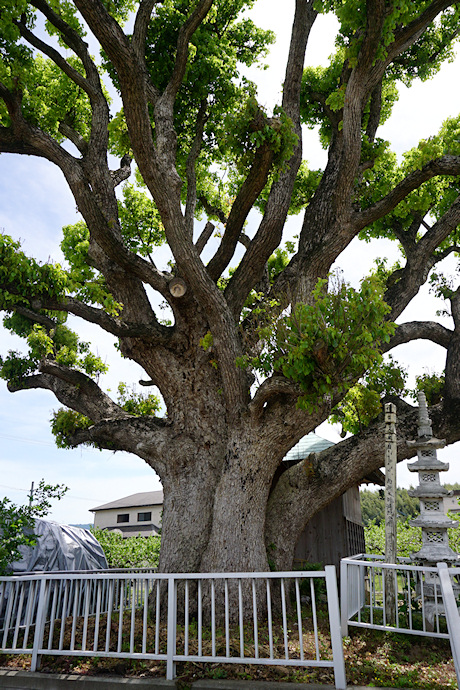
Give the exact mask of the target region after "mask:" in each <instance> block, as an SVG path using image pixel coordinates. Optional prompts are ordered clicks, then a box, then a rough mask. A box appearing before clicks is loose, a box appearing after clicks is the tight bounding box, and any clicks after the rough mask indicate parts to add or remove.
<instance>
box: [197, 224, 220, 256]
mask: <svg viewBox="0 0 460 690" xmlns="http://www.w3.org/2000/svg"><path fill="white" fill-rule="evenodd" d="M214 230H215V225H213V223H211V222H210V221H208V222H207V223H206V225H205V227H204V229H203V230H202V232H201V235H200V236H199V238H198V239H197V241H196V244H195V247H196V250H197V252H198V254H201V252H202V251H203V249H204V248H205V247H206V244H207V243H208V242H209V240H210V239H211V237H212V233H213V232H214Z"/></svg>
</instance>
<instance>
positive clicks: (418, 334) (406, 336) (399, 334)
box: [382, 321, 453, 352]
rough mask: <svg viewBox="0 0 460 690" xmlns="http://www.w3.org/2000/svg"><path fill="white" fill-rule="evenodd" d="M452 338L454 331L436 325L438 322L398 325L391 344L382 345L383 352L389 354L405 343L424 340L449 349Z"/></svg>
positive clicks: (410, 322) (414, 322) (415, 322)
mask: <svg viewBox="0 0 460 690" xmlns="http://www.w3.org/2000/svg"><path fill="white" fill-rule="evenodd" d="M452 336H453V331H451V330H450V329H448V328H445V327H444V326H442V325H441V324H440V323H436V321H408V322H406V323H402V324H399V325H398V327H397V329H396V332H395V334H394V335H393V336H392V338H391V339H390V342H389V343H384V344H383V345H382V351H383V352H388V351H389V350H392V349H393V348H395V347H397V346H398V345H402V344H403V343H410V342H411V341H412V340H422V339H423V340H431V342H433V343H436V344H437V345H441V347H445V348H446V349H447V348H448V347H449V343H450V341H451V339H452Z"/></svg>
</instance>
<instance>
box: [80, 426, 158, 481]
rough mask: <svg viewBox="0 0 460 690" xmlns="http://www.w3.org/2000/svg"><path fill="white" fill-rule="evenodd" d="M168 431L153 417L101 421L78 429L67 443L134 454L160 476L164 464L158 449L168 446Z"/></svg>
mask: <svg viewBox="0 0 460 690" xmlns="http://www.w3.org/2000/svg"><path fill="white" fill-rule="evenodd" d="M170 433H171V432H170V429H169V428H168V427H167V426H166V425H165V422H164V421H163V420H161V419H157V418H155V417H150V416H145V417H134V416H132V415H127V417H126V418H124V419H123V418H119V419H102V420H101V421H98V422H96V424H94V425H93V426H91V427H89V429H80V430H78V431H77V432H75V433H74V434H73V435H72V436H71V437H70V438H69V439H68V440H69V443H70V444H71V445H73V446H78V445H80V444H82V443H91V444H94V445H96V446H97V447H98V448H105V449H106V450H112V451H116V450H122V451H126V452H128V453H134V454H135V455H137V456H138V457H140V458H142V459H143V460H145V461H146V463H147V464H148V465H150V467H152V468H153V469H154V470H155V471H156V472H157V473H158V474H159V475H160V477H161V476H162V475H163V473H164V470H165V467H166V463H165V458H164V455H163V454H162V452H161V448H164V447H165V446H166V445H167V444H168V443H170V441H171V439H170Z"/></svg>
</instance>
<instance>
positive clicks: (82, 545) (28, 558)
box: [12, 519, 108, 575]
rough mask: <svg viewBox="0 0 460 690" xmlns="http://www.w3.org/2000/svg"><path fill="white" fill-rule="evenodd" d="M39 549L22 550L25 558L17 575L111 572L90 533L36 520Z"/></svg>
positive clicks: (14, 566)
mask: <svg viewBox="0 0 460 690" xmlns="http://www.w3.org/2000/svg"><path fill="white" fill-rule="evenodd" d="M33 533H34V534H35V535H36V537H37V542H36V544H35V546H32V547H26V546H22V547H20V551H21V553H22V554H23V558H22V559H21V560H20V561H16V562H15V563H13V564H12V569H13V573H12V574H13V575H21V574H22V573H30V572H49V571H56V570H102V569H106V568H108V565H107V560H106V557H105V555H104V551H103V550H102V546H101V545H100V544H99V542H98V541H97V539H96V538H95V537H94V536H93V535H92V534H91V532H90V531H89V530H87V529H82V528H81V527H71V526H70V525H60V524H59V523H57V522H52V521H51V520H40V519H35V526H34V530H33Z"/></svg>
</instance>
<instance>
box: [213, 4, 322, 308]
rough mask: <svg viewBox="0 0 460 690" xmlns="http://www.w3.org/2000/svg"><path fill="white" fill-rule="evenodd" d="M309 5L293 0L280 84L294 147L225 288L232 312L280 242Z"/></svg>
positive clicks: (297, 154) (294, 165) (294, 167)
mask: <svg viewBox="0 0 460 690" xmlns="http://www.w3.org/2000/svg"><path fill="white" fill-rule="evenodd" d="M313 5H314V2H313V1H311V0H307V2H305V0H296V9H295V15H294V23H293V27H292V33H291V43H290V48H289V57H288V63H287V66H286V76H285V80H284V88H283V101H282V106H283V109H284V111H285V112H286V114H287V115H288V116H289V117H290V118H291V120H292V122H293V125H294V132H295V133H296V135H297V136H298V143H297V146H295V147H294V152H293V154H292V157H291V159H290V161H288V163H287V165H286V170H285V172H283V173H281V175H280V177H279V179H278V180H276V181H275V182H274V183H273V185H272V187H271V190H270V194H269V196H268V200H267V204H266V206H265V212H264V216H263V218H262V221H261V223H260V226H259V228H258V230H257V233H256V235H255V237H254V239H253V240H252V242H251V246H250V248H249V249H248V251H247V252H246V253H245V255H244V257H243V259H242V260H241V262H240V264H239V266H238V268H237V270H236V271H235V273H234V274H233V275H232V278H231V280H230V282H229V284H228V286H227V289H226V291H225V295H226V298H227V301H228V303H229V305H230V308H231V309H232V311H233V313H234V314H235V315H237V314H239V313H240V311H241V309H242V306H243V304H244V302H245V300H246V297H247V296H248V294H249V292H250V291H251V289H252V288H253V287H254V285H256V284H257V283H258V282H259V281H260V279H261V278H262V276H263V273H264V270H265V266H266V264H267V261H268V259H269V257H270V255H271V254H272V253H273V252H274V250H275V249H276V247H278V246H279V243H280V242H281V237H282V233H283V227H284V223H285V221H286V218H287V212H288V209H289V205H290V202H291V195H292V190H293V187H294V182H295V179H296V176H297V172H298V169H299V166H300V162H301V160H302V130H301V127H300V89H301V85H302V74H303V65H304V61H305V50H306V47H307V42H308V37H309V35H310V31H311V28H312V26H313V24H314V22H315V19H316V17H317V12H316V10H315V9H314V7H313Z"/></svg>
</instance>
